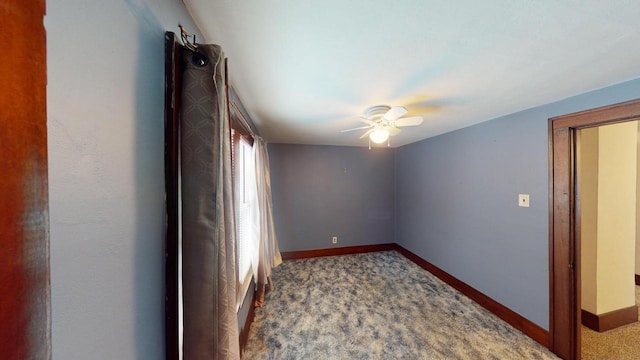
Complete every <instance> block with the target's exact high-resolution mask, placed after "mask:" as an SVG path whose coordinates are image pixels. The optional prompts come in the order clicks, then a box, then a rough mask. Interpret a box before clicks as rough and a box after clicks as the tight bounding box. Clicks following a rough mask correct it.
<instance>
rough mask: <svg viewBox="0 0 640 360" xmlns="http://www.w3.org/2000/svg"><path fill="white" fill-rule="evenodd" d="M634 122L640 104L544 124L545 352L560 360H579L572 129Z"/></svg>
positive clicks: (639, 115) (639, 113)
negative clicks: (546, 230) (546, 207)
mask: <svg viewBox="0 0 640 360" xmlns="http://www.w3.org/2000/svg"><path fill="white" fill-rule="evenodd" d="M638 118H640V99H637V100H631V101H626V102H622V103H619V104H614V105H609V106H603V107H599V108H595V109H591V110H586V111H581V112H576V113H572V114H568V115H562V116H557V117H552V118H550V119H549V340H550V341H549V345H550V346H549V348H550V350H551V351H553V352H554V353H555V354H556V355H558V356H560V357H561V358H563V359H569V360H579V359H580V332H579V324H580V308H579V304H580V298H579V296H580V294H579V293H578V290H579V284H580V261H579V260H580V259H579V256H578V255H579V252H578V250H579V249H578V248H577V246H578V245H579V244H577V243H576V236H575V230H576V228H575V219H576V213H575V211H576V209H575V201H576V193H575V186H576V184H575V154H576V152H575V146H576V141H575V138H576V130H579V129H584V128H589V127H594V126H600V125H608V124H614V123H620V122H625V121H630V120H636V119H638Z"/></svg>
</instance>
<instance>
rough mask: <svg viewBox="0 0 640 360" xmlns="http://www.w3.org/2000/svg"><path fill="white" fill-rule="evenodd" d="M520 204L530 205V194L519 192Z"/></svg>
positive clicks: (523, 205) (522, 205)
mask: <svg viewBox="0 0 640 360" xmlns="http://www.w3.org/2000/svg"><path fill="white" fill-rule="evenodd" d="M518 206H520V207H529V194H518Z"/></svg>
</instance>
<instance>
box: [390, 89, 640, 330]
mask: <svg viewBox="0 0 640 360" xmlns="http://www.w3.org/2000/svg"><path fill="white" fill-rule="evenodd" d="M551 86H552V85H551ZM635 98H640V79H639V80H634V81H630V82H627V83H623V84H619V85H616V86H612V87H608V88H605V89H601V90H598V91H594V92H590V93H587V94H583V95H580V96H576V97H573V98H569V99H566V100H562V101H559V102H556V103H552V104H548V105H543V106H540V107H536V108H533V109H529V110H526V111H523V112H519V113H516V114H511V115H507V116H504V117H501V118H498V119H495V120H492V121H488V122H484V123H481V124H478V125H475V126H472V127H468V128H465V129H461V130H458V131H454V132H451V133H447V134H444V135H440V136H437V137H434V138H430V139H426V140H423V141H421V142H417V143H413V144H410V145H407V146H403V147H401V148H398V149H397V150H396V159H395V165H396V179H395V181H396V212H395V217H396V226H395V241H396V242H397V243H398V244H400V245H402V246H403V247H405V248H407V249H408V250H410V251H412V252H414V253H416V254H417V255H419V256H420V257H422V258H424V259H426V260H427V261H429V262H431V263H433V264H435V265H436V266H438V267H440V268H441V269H443V270H445V271H446V272H448V273H450V274H452V275H453V276H455V277H457V278H458V279H460V280H462V281H464V282H466V283H468V284H469V285H471V286H473V287H474V288H476V289H478V290H479V291H481V292H483V293H484V294H486V295H488V296H489V297H491V298H493V299H494V300H496V301H498V302H500V303H502V304H503V305H505V306H507V307H509V308H511V309H512V310H514V311H516V312H517V313H519V314H521V315H522V316H524V317H526V318H528V319H529V320H531V321H533V322H535V323H536V324H538V325H540V326H542V327H544V328H548V320H549V271H548V269H549V265H548V239H549V235H548V234H549V233H548V230H549V215H548V211H549V205H548V196H549V195H548V193H549V187H548V186H549V180H548V177H549V171H548V166H549V158H548V155H549V152H548V150H549V149H548V123H547V120H548V118H550V117H554V116H557V115H563V114H567V113H571V112H575V111H580V110H586V109H590V108H594V107H598V106H603V105H609V104H613V103H617V102H621V101H626V100H631V99H635ZM519 193H524V194H530V195H531V207H529V208H522V207H518V205H517V198H518V194H519Z"/></svg>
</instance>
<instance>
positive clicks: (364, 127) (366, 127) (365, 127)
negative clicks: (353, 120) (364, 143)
mask: <svg viewBox="0 0 640 360" xmlns="http://www.w3.org/2000/svg"><path fill="white" fill-rule="evenodd" d="M370 127H371V125H367V126H360V127H357V128H353V129H346V130H340V132H348V131H354V130H360V129H368V128H370Z"/></svg>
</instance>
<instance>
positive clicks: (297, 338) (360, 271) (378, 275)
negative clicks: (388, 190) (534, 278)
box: [244, 251, 557, 360]
mask: <svg viewBox="0 0 640 360" xmlns="http://www.w3.org/2000/svg"><path fill="white" fill-rule="evenodd" d="M273 280H274V283H275V284H276V290H275V291H273V292H272V293H270V294H269V295H267V299H266V304H265V306H264V307H262V308H258V309H256V315H255V320H254V323H253V325H252V327H251V331H250V333H249V340H248V343H247V346H246V349H245V354H244V359H248V360H249V359H474V360H475V359H557V358H556V357H555V355H553V354H552V353H550V352H549V351H548V350H547V349H546V348H544V347H543V346H540V345H539V344H537V343H536V342H534V341H533V340H531V339H530V338H529V337H527V336H525V335H524V334H522V333H521V332H519V331H518V330H516V329H514V328H513V327H511V326H510V325H508V324H507V323H505V322H503V321H502V320H500V319H499V318H497V317H496V316H494V315H493V314H491V313H489V312H488V311H487V310H485V309H484V308H482V307H480V306H479V305H478V304H476V303H475V302H473V301H471V300H470V299H468V298H467V297H465V296H464V295H462V294H460V293H459V292H457V291H456V290H454V289H453V288H451V287H450V286H448V285H446V284H444V283H443V282H441V281H440V280H439V279H437V278H436V277H434V276H433V275H431V274H430V273H428V272H426V271H425V270H423V269H422V268H420V267H418V266H417V265H415V264H414V263H412V262H411V261H409V260H407V259H406V258H405V257H403V256H402V255H400V254H399V253H397V252H395V251H389V252H378V253H367V254H358V255H346V256H334V257H324V258H313V259H304V260H295V261H285V262H284V263H283V264H282V265H280V266H279V267H278V268H276V269H274V273H273Z"/></svg>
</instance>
